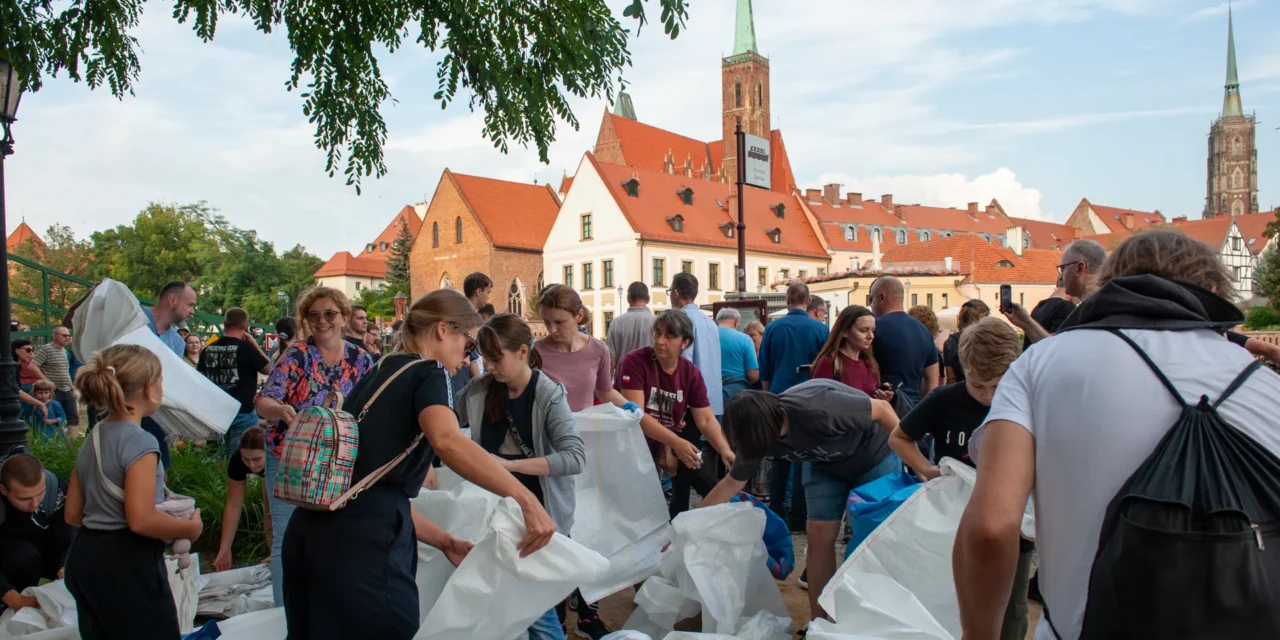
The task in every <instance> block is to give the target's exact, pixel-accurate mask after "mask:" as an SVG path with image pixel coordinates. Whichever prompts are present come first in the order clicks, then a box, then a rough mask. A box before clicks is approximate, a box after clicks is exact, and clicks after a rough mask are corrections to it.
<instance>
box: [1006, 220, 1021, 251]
mask: <svg viewBox="0 0 1280 640" xmlns="http://www.w3.org/2000/svg"><path fill="white" fill-rule="evenodd" d="M1004 239H1005V242H1007V243H1008V244H1009V248H1010V249H1013V255H1015V256H1020V255H1022V227H1009V228H1008V229H1006V230H1005V232H1004Z"/></svg>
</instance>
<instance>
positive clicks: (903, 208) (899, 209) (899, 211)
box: [885, 196, 907, 222]
mask: <svg viewBox="0 0 1280 640" xmlns="http://www.w3.org/2000/svg"><path fill="white" fill-rule="evenodd" d="M889 198H890V199H892V198H893V196H889ZM885 206H888V205H885ZM893 216H894V217H895V218H897V219H899V220H901V221H903V222H906V221H907V205H904V204H900V205H897V206H895V207H894V208H893Z"/></svg>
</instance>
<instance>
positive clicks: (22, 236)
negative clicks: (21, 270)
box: [5, 221, 44, 251]
mask: <svg viewBox="0 0 1280 640" xmlns="http://www.w3.org/2000/svg"><path fill="white" fill-rule="evenodd" d="M27 240H31V241H32V242H35V243H36V245H37V246H40V247H43V246H44V240H41V239H40V236H39V235H37V234H36V232H35V230H34V229H32V228H31V227H30V226H29V225H27V223H26V221H23V222H20V223H18V228H17V229H14V230H13V233H11V234H9V238H8V239H7V240H6V241H5V246H6V247H8V249H9V251H13V250H14V249H17V248H18V247H20V246H22V243H23V242H26V241H27Z"/></svg>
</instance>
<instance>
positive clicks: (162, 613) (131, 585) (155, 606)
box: [66, 527, 182, 640]
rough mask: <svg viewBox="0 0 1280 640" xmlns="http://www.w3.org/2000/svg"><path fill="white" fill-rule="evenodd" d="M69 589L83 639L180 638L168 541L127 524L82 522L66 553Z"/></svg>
mask: <svg viewBox="0 0 1280 640" xmlns="http://www.w3.org/2000/svg"><path fill="white" fill-rule="evenodd" d="M66 575H67V590H68V591H70V592H71V595H72V597H74V598H75V599H76V613H77V615H78V617H79V625H80V637H81V638H83V639H84V640H178V639H179V638H181V637H182V634H181V633H179V631H178V629H179V626H178V610H177V607H176V606H175V605H174V604H173V592H171V591H170V590H169V578H168V576H167V575H165V566H164V543H163V542H161V541H159V540H153V539H151V538H144V537H142V536H140V535H138V534H136V533H134V532H132V531H130V530H128V529H120V530H117V531H96V530H94V529H89V528H86V527H81V528H80V530H79V531H78V532H77V533H76V538H75V540H74V541H73V542H72V543H71V551H70V553H68V554H67V572H66Z"/></svg>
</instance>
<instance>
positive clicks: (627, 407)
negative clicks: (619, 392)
mask: <svg viewBox="0 0 1280 640" xmlns="http://www.w3.org/2000/svg"><path fill="white" fill-rule="evenodd" d="M622 410H623V411H639V410H640V405H638V404H636V403H634V402H632V401H630V400H628V401H626V402H624V403H622Z"/></svg>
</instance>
